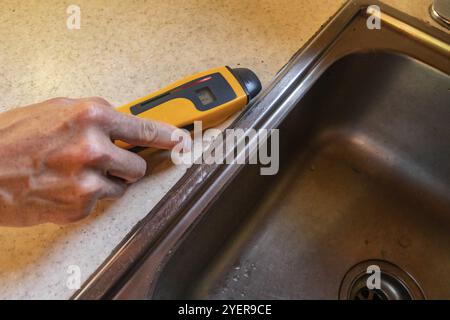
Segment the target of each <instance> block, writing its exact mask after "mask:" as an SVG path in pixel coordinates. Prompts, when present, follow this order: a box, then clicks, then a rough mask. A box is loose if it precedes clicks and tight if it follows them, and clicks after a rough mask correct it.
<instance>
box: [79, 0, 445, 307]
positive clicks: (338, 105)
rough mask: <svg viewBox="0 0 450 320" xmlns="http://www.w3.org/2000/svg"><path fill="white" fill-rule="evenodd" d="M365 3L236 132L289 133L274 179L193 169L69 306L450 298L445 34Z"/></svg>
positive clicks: (311, 45)
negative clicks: (372, 14)
mask: <svg viewBox="0 0 450 320" xmlns="http://www.w3.org/2000/svg"><path fill="white" fill-rule="evenodd" d="M371 4H377V5H379V7H380V8H381V10H382V12H383V15H382V24H381V26H382V27H381V29H380V30H371V29H368V28H367V25H366V21H367V17H368V13H367V11H366V9H367V8H368V5H367V4H365V2H364V1H350V2H348V3H347V4H346V5H345V6H344V7H343V8H342V9H341V10H340V11H339V12H338V13H337V14H336V16H334V17H333V18H332V19H331V20H330V21H329V23H328V24H327V25H326V26H325V27H324V28H323V29H322V30H321V31H319V32H318V33H317V34H316V36H315V37H314V38H313V39H312V40H310V41H309V42H308V43H307V44H306V45H305V47H303V48H302V49H301V50H299V52H298V53H297V54H296V55H295V56H294V57H293V58H292V59H291V61H289V62H288V63H287V64H286V66H285V67H284V68H283V69H282V70H281V71H280V72H279V73H278V74H277V76H276V77H275V79H274V80H273V82H272V83H271V85H270V86H268V87H267V88H266V89H265V90H264V92H263V93H262V94H261V95H260V96H259V97H258V98H257V99H256V100H255V101H253V103H251V105H250V106H249V107H248V108H247V109H246V111H245V112H244V113H243V114H242V115H241V116H240V117H239V118H238V119H237V120H236V121H235V122H234V123H233V125H232V127H235V128H256V129H259V128H265V129H279V130H280V131H279V132H280V150H279V151H280V170H279V172H278V174H276V175H272V176H263V175H261V174H260V168H259V166H257V165H218V164H213V165H206V164H201V165H194V166H193V167H191V168H190V169H189V170H188V172H187V173H186V175H185V176H184V177H183V179H182V180H181V181H180V182H179V183H177V185H176V186H175V187H174V188H173V189H172V190H171V191H170V192H169V193H168V195H167V196H166V197H165V198H164V199H163V200H162V201H161V202H160V203H159V204H158V206H157V207H155V208H154V209H153V210H152V212H151V213H150V214H149V215H148V216H147V217H146V218H145V219H144V220H143V221H142V222H141V223H140V224H139V225H138V226H136V228H135V229H134V230H133V231H132V232H131V233H130V235H129V236H128V237H127V239H125V240H124V241H123V242H122V244H121V245H119V247H118V248H117V249H116V251H115V252H114V253H113V254H112V255H111V257H110V258H109V259H108V261H106V262H105V263H104V264H103V266H102V267H101V268H100V269H99V270H98V271H97V272H96V273H95V274H94V275H93V276H92V277H91V278H90V279H89V280H88V281H87V282H86V283H85V284H84V286H83V288H82V289H81V290H80V291H79V292H78V293H77V294H76V295H75V296H74V298H77V299H84V298H115V299H128V298H138V299H175V298H177V299H180V298H187V299H425V298H428V299H450V274H449V273H448V269H449V266H450V255H449V254H448V251H449V248H450V76H449V75H450V63H449V61H450V46H449V43H450V36H449V35H448V34H446V33H444V32H441V31H438V30H436V29H434V28H431V27H429V26H426V25H424V24H423V23H421V22H419V21H417V20H415V19H412V18H411V17H408V16H406V15H404V14H402V13H400V12H398V11H396V10H394V9H392V8H390V7H388V6H385V5H384V4H382V3H379V2H376V1H372V2H371ZM248 148H250V147H249V146H248ZM373 267H376V268H378V270H380V272H381V288H380V289H373V290H369V289H368V288H367V286H366V281H367V278H368V277H369V275H370V274H368V273H367V270H368V269H370V270H372V269H371V268H373Z"/></svg>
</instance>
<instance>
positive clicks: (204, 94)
mask: <svg viewBox="0 0 450 320" xmlns="http://www.w3.org/2000/svg"><path fill="white" fill-rule="evenodd" d="M195 92H196V93H197V96H198V98H199V99H200V102H201V103H202V104H203V105H204V106H206V105H208V104H210V103H211V102H214V100H216V98H215V97H214V94H213V93H212V91H211V90H210V89H209V88H208V87H205V88H201V89H199V90H197V91H195Z"/></svg>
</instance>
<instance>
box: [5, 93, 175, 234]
mask: <svg viewBox="0 0 450 320" xmlns="http://www.w3.org/2000/svg"><path fill="white" fill-rule="evenodd" d="M174 130H176V128H175V127H172V126H170V125H168V124H164V123H160V122H156V121H149V120H144V119H141V118H138V117H134V116H131V115H125V114H122V113H119V112H118V111H115V110H114V108H113V107H111V105H110V104H109V103H108V102H107V101H105V100H103V99H101V98H86V99H67V98H55V99H51V100H48V101H44V102H42V103H38V104H33V105H30V106H26V107H22V108H17V109H14V110H10V111H7V112H4V113H1V114H0V225H3V226H31V225H35V224H40V223H46V222H52V223H56V224H66V223H70V222H74V221H77V220H80V219H82V218H84V217H86V216H87V215H88V214H89V213H90V212H91V211H92V209H93V208H94V207H95V204H96V202H97V201H98V200H99V199H103V198H116V197H120V196H121V195H122V194H123V193H124V191H125V189H126V187H127V185H128V184H130V183H133V182H135V181H137V180H139V179H140V178H142V177H143V176H144V174H145V171H146V162H145V160H144V159H142V158H141V157H140V156H139V155H137V154H134V153H132V152H129V151H127V150H124V149H121V148H119V147H117V146H116V145H115V144H114V143H113V141H114V140H116V139H117V140H122V141H124V142H127V143H129V144H132V145H135V146H144V147H147V146H151V147H156V148H160V149H170V148H172V147H174V146H175V145H176V144H177V143H178V141H172V140H171V134H172V133H173V132H174Z"/></svg>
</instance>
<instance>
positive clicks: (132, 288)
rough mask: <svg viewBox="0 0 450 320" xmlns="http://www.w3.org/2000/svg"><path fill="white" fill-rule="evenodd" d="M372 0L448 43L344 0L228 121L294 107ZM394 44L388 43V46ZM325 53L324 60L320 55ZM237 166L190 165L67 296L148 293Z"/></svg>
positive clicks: (247, 122)
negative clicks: (139, 276) (138, 277)
mask: <svg viewBox="0 0 450 320" xmlns="http://www.w3.org/2000/svg"><path fill="white" fill-rule="evenodd" d="M374 4H376V5H378V6H380V8H381V10H382V12H383V13H387V14H388V15H389V16H391V17H395V18H394V19H398V20H400V21H403V22H404V23H407V24H408V25H409V26H412V27H413V29H416V30H419V31H420V32H422V33H425V34H427V35H429V36H431V38H433V39H437V40H438V41H441V42H443V43H447V44H448V43H450V35H448V34H446V33H445V32H443V31H440V30H438V29H435V28H433V27H431V26H428V25H426V24H424V23H423V22H421V21H419V20H417V19H415V18H412V17H409V16H407V15H406V14H403V13H401V12H399V11H397V10H395V9H393V8H391V7H389V6H386V5H384V4H383V3H381V2H378V1H371V2H370V4H369V3H367V2H366V1H362V0H354V1H349V2H347V3H346V4H345V5H344V6H343V7H342V8H341V9H340V10H339V11H338V12H337V13H336V14H335V16H333V17H332V18H330V20H329V22H328V23H327V24H326V25H325V26H324V27H323V28H322V29H321V30H320V31H318V32H317V33H316V35H315V36H314V37H313V38H312V39H310V40H309V41H308V42H307V43H306V44H305V45H304V46H303V48H301V49H300V50H299V51H298V52H297V53H296V54H295V55H294V56H293V57H292V58H291V59H290V61H289V62H288V63H287V64H286V65H285V66H284V67H283V68H282V69H281V70H280V71H279V72H278V74H277V75H276V77H275V79H274V80H273V81H272V83H271V84H270V85H269V86H268V87H267V88H266V89H265V90H264V91H263V93H262V94H260V95H259V96H258V97H257V98H256V99H255V100H254V101H252V102H251V104H250V105H249V106H248V107H247V109H246V110H245V111H244V112H243V113H242V114H241V116H240V117H239V118H238V119H237V120H236V121H235V122H234V123H233V124H232V125H231V127H234V128H249V127H252V128H262V127H264V128H268V129H270V128H276V127H277V125H278V124H279V123H280V122H281V121H282V120H283V119H284V116H286V115H287V114H288V113H289V112H290V110H291V109H290V108H289V106H291V107H293V106H295V105H296V104H297V103H298V101H299V100H300V99H301V98H302V96H303V94H305V93H306V92H307V91H308V90H309V88H310V87H311V86H312V84H313V83H314V82H315V81H316V80H317V79H318V78H319V77H320V75H321V73H323V72H324V71H325V70H326V68H327V64H328V65H331V64H332V63H334V62H335V61H336V60H338V58H339V55H340V54H342V53H337V55H336V52H335V55H334V56H333V55H332V56H330V51H331V50H330V48H331V47H333V46H334V45H335V44H336V40H337V39H338V38H339V36H340V35H341V34H342V33H343V32H344V31H345V30H347V29H348V28H349V27H350V26H351V25H352V22H353V21H354V20H355V19H356V18H357V17H361V16H362V17H365V14H366V13H365V11H366V10H365V9H366V8H367V7H368V6H369V5H374ZM367 32H368V31H366V33H367ZM415 40H418V41H417V42H418V45H421V46H424V47H425V48H428V49H430V48H431V50H429V53H428V54H427V56H421V60H427V61H426V62H427V63H428V64H430V65H433V64H435V65H434V66H435V67H437V68H438V69H440V70H442V71H444V70H445V72H446V73H450V70H448V66H446V65H443V64H441V65H439V63H437V64H438V65H436V60H435V59H433V58H434V57H436V56H441V57H444V58H445V57H447V56H448V53H446V52H445V51H444V52H442V51H440V50H439V47H438V48H436V46H435V44H433V43H432V42H431V43H428V42H424V41H423V39H420V38H419V39H415ZM395 45H396V44H392V46H393V47H395ZM359 49H365V48H359ZM366 49H367V48H366ZM347 54H348V52H347ZM327 57H328V61H327V60H326V59H325V58H327ZM438 61H439V59H438ZM440 61H442V58H441V60H440ZM446 67H447V69H445V68H446ZM314 76H315V78H314ZM240 168H241V167H240V166H236V165H204V164H202V165H194V166H192V167H191V168H190V169H189V170H188V171H187V173H186V174H185V175H184V176H183V177H182V178H181V180H180V181H179V182H178V183H177V184H176V185H175V186H174V187H173V188H172V189H171V190H170V191H169V192H168V193H167V195H166V196H165V197H164V198H163V199H162V200H161V201H160V202H159V203H158V204H157V205H156V206H155V208H154V209H153V210H151V212H150V213H149V214H148V215H147V216H146V217H145V218H144V219H143V220H142V221H141V222H140V223H139V224H137V225H136V226H135V227H134V228H133V229H132V230H131V232H130V233H129V234H128V236H127V237H126V238H125V239H124V240H123V241H122V242H121V243H120V244H119V245H118V246H117V247H116V249H115V250H114V252H113V253H112V254H111V255H110V257H109V258H108V259H107V260H106V261H105V262H104V263H103V264H102V265H101V266H100V267H99V268H98V269H97V271H96V272H95V273H94V274H93V275H92V276H91V277H90V278H89V279H88V280H87V281H86V282H85V283H84V285H83V287H82V288H81V289H80V290H79V291H77V292H76V293H75V294H74V295H73V297H72V299H99V298H123V297H124V295H123V294H122V293H121V292H126V293H127V294H126V295H125V297H127V298H128V297H130V296H131V297H143V296H147V294H148V293H149V292H148V288H149V287H150V286H151V285H152V284H154V283H155V282H156V279H157V278H158V275H159V271H160V270H161V268H162V266H163V265H164V263H165V261H167V260H168V259H169V257H170V253H169V252H170V250H171V249H173V248H174V246H176V244H177V243H180V242H181V241H182V240H183V238H184V237H185V236H186V234H187V232H188V231H189V229H190V226H192V224H193V223H194V222H195V221H197V219H200V218H201V215H202V213H204V212H205V210H206V208H207V207H208V206H209V205H210V204H211V203H212V202H213V201H214V199H215V197H217V195H218V194H220V191H221V190H223V189H224V187H226V185H227V184H228V183H229V182H230V181H231V180H232V179H233V177H235V176H236V175H237V174H238V173H239V171H240ZM174 207H176V209H174ZM144 261H145V263H146V265H147V266H148V265H149V264H151V268H150V270H151V271H152V272H150V273H149V272H148V268H147V269H146V270H147V272H146V275H145V279H146V283H145V285H144V284H142V286H141V287H140V286H136V284H135V283H134V284H133V281H130V280H132V278H131V277H132V275H134V274H136V273H137V272H138V270H139V267H140V266H141V265H142V264H143V263H144Z"/></svg>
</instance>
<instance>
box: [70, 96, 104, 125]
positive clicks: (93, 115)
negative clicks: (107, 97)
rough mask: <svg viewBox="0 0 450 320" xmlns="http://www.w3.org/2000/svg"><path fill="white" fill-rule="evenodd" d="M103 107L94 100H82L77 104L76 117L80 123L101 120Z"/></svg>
mask: <svg viewBox="0 0 450 320" xmlns="http://www.w3.org/2000/svg"><path fill="white" fill-rule="evenodd" d="M105 109H106V108H105V106H103V105H101V104H98V103H96V102H95V101H92V100H87V101H82V102H80V103H79V104H78V105H77V119H78V121H79V122H80V123H90V122H97V121H101V120H103V119H104V118H105V115H106V112H105Z"/></svg>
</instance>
